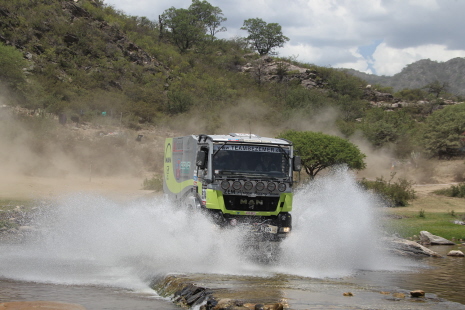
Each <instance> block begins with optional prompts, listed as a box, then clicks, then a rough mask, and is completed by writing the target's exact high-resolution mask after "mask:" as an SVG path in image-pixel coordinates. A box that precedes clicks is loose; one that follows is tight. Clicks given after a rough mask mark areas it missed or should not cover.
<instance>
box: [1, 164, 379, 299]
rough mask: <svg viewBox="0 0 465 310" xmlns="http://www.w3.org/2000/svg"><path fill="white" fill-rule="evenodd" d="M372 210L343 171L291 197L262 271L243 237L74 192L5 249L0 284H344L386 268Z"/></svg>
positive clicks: (161, 202)
mask: <svg viewBox="0 0 465 310" xmlns="http://www.w3.org/2000/svg"><path fill="white" fill-rule="evenodd" d="M374 203H375V202H374V200H373V199H372V198H371V196H370V195H369V194H367V193H366V192H364V191H363V190H362V189H360V188H359V187H358V186H357V184H356V182H355V180H354V178H353V177H352V176H351V174H350V173H349V172H347V171H345V170H340V171H337V172H336V173H334V174H333V175H331V176H328V177H324V178H320V179H318V180H316V181H314V182H312V183H311V184H309V185H307V186H306V187H304V188H302V189H301V190H300V191H299V192H298V193H297V194H296V195H295V203H294V212H293V221H294V230H293V232H292V235H291V236H290V237H289V238H288V239H286V240H285V241H284V242H283V243H282V255H281V257H280V260H279V261H278V262H276V263H275V264H272V265H263V264H259V263H257V262H254V261H250V260H248V259H247V257H246V255H244V248H243V247H241V240H243V237H244V236H243V234H244V232H242V231H240V230H237V229H232V230H222V229H219V228H218V227H216V226H215V225H214V224H212V223H211V222H210V221H209V220H208V218H206V217H205V216H204V215H203V214H201V213H192V212H185V211H184V210H180V209H178V208H176V207H174V206H173V205H172V204H171V203H170V202H169V201H166V200H165V199H163V198H162V197H158V198H153V199H150V200H137V201H133V202H131V203H120V202H115V201H112V200H109V199H107V198H103V197H101V196H94V195H88V194H82V193H81V194H75V195H72V196H68V197H64V198H62V199H60V200H57V201H56V202H54V203H53V204H50V205H45V206H41V208H40V209H41V210H42V212H41V213H40V214H39V215H38V216H37V217H36V219H35V226H37V227H38V228H39V231H40V234H37V235H36V236H34V238H32V239H31V240H29V242H25V243H21V244H18V245H10V246H5V245H3V246H1V248H0V277H5V278H12V279H18V280H26V281H38V282H52V283H65V284H90V285H94V284H95V285H110V286H121V287H125V288H130V289H137V290H143V289H144V288H147V283H148V282H150V280H151V279H152V278H153V277H154V276H156V275H163V274H167V273H217V274H242V275H261V276H263V275H272V274H275V273H277V272H279V273H288V274H297V275H302V276H311V277H340V276H345V275H348V274H351V273H353V272H355V271H357V270H360V269H377V268H379V269H381V268H383V269H384V268H386V267H387V265H386V264H387V263H386V260H383V259H382V257H384V254H382V253H380V251H379V250H378V249H377V247H376V241H377V239H378V232H377V221H376V218H377V215H376V212H375V208H376V207H375V206H374Z"/></svg>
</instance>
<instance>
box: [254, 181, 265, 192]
mask: <svg viewBox="0 0 465 310" xmlns="http://www.w3.org/2000/svg"><path fill="white" fill-rule="evenodd" d="M255 189H256V190H257V191H262V190H264V189H265V184H264V183H263V182H258V183H257V184H256V185H255Z"/></svg>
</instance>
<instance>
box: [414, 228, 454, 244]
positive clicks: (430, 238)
mask: <svg viewBox="0 0 465 310" xmlns="http://www.w3.org/2000/svg"><path fill="white" fill-rule="evenodd" d="M420 242H421V243H422V244H431V245H455V242H452V241H450V240H447V239H445V238H443V237H439V236H436V235H433V234H432V233H430V232H427V231H420Z"/></svg>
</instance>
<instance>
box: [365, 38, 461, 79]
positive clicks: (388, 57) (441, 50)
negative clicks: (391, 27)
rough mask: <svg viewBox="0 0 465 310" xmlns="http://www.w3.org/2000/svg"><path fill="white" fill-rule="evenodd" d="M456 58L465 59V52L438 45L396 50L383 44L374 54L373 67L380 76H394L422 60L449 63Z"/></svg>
mask: <svg viewBox="0 0 465 310" xmlns="http://www.w3.org/2000/svg"><path fill="white" fill-rule="evenodd" d="M455 57H465V51H463V50H448V49H447V48H446V46H444V45H437V44H427V45H422V46H416V47H409V48H403V49H396V48H392V47H389V46H387V45H386V44H385V43H381V44H380V45H378V47H377V48H376V51H375V52H374V54H373V59H374V65H373V66H374V68H375V69H376V73H377V74H378V75H394V74H396V73H398V72H400V71H401V70H402V68H404V67H405V66H406V65H408V64H410V63H413V62H415V61H418V60H421V59H427V58H429V59H431V60H435V61H447V60H449V59H452V58H455Z"/></svg>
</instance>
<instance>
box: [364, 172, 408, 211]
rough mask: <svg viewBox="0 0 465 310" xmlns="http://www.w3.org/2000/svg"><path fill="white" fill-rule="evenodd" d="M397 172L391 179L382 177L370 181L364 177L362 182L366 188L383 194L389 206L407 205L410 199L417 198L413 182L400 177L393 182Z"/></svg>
mask: <svg viewBox="0 0 465 310" xmlns="http://www.w3.org/2000/svg"><path fill="white" fill-rule="evenodd" d="M394 175H395V174H391V180H389V181H386V180H384V179H383V177H381V178H376V181H369V180H367V179H365V178H363V179H362V180H361V181H360V184H361V185H362V186H363V187H364V188H365V189H370V190H373V191H374V192H375V193H377V194H379V195H381V196H382V197H383V198H384V199H385V200H386V202H387V203H388V206H389V207H405V206H406V205H407V204H408V200H411V199H414V198H415V191H414V190H413V188H412V185H413V182H411V181H408V180H407V179H403V178H399V179H398V180H397V182H392V179H393V178H394Z"/></svg>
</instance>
